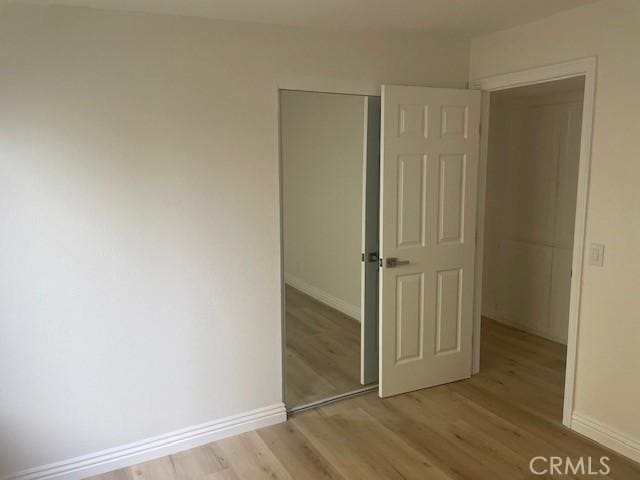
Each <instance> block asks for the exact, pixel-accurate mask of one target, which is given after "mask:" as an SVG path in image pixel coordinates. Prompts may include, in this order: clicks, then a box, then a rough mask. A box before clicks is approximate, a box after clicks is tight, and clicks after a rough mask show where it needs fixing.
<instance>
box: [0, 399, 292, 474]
mask: <svg viewBox="0 0 640 480" xmlns="http://www.w3.org/2000/svg"><path fill="white" fill-rule="evenodd" d="M286 419H287V413H286V409H285V406H284V404H283V403H278V404H276V405H272V406H269V407H263V408H258V409H257V410H252V411H249V412H245V413H241V414H239V415H233V416H231V417H226V418H222V419H219V420H214V421H212V422H207V423H203V424H200V425H195V426H192V427H187V428H183V429H181V430H176V431H175V432H170V433H166V434H163V435H159V436H157V437H153V438H148V439H146V440H141V441H138V442H135V443H130V444H128V445H122V446H120V447H115V448H111V449H108V450H103V451H100V452H94V453H91V454H89V455H83V456H81V457H75V458H71V459H68V460H64V461H61V462H56V463H51V464H49V465H42V466H40V467H35V468H30V469H28V470H23V471H21V472H17V473H14V474H12V475H9V476H8V477H4V480H49V479H56V480H80V479H83V478H86V477H90V476H92V475H99V474H101V473H106V472H110V471H112V470H117V469H119V468H124V467H129V466H131V465H136V464H138V463H142V462H146V461H149V460H152V459H154V458H159V457H164V456H166V455H171V454H174V453H177V452H181V451H184V450H188V449H190V448H195V447H199V446H201V445H206V444H207V443H211V442H214V441H216V440H220V439H222V438H226V437H231V436H233V435H238V434H240V433H243V432H247V431H250V430H255V429H257V428H262V427H266V426H268V425H274V424H276V423H280V422H284V421H286Z"/></svg>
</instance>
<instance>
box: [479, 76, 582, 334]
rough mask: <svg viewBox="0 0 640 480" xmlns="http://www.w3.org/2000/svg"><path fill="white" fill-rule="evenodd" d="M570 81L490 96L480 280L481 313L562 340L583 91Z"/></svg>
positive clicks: (567, 298)
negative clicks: (481, 279)
mask: <svg viewBox="0 0 640 480" xmlns="http://www.w3.org/2000/svg"><path fill="white" fill-rule="evenodd" d="M566 82H572V80H565V81H562V82H554V83H549V84H547V90H553V89H559V88H562V84H563V83H566ZM570 87H572V85H571V84H569V85H567V87H565V90H564V91H558V92H553V91H549V92H548V91H545V90H541V86H533V87H523V88H519V89H515V90H506V91H503V92H496V93H493V94H492V95H491V122H490V129H489V156H488V159H487V160H488V161H487V190H486V210H485V243H484V262H483V265H484V268H483V281H482V286H483V288H482V314H483V315H485V316H487V317H490V318H493V319H495V320H498V321H501V322H504V323H507V324H510V325H513V326H515V327H517V328H521V329H523V330H525V331H529V332H531V333H535V334H537V335H541V336H543V337H546V338H550V339H552V340H556V341H559V342H562V343H565V344H566V342H567V330H568V323H569V293H570V287H571V262H572V253H573V232H574V221H575V208H576V193H577V180H578V163H579V157H580V129H581V118H582V97H583V96H584V92H583V90H577V91H572V90H567V89H568V88H570Z"/></svg>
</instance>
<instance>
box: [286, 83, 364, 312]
mask: <svg viewBox="0 0 640 480" xmlns="http://www.w3.org/2000/svg"><path fill="white" fill-rule="evenodd" d="M365 101H366V97H363V96H359V95H335V94H327V93H310V92H293V91H284V92H282V93H281V95H280V131H281V144H280V145H281V147H280V148H281V152H282V153H281V156H282V189H283V215H284V218H283V221H284V269H285V275H286V277H285V278H286V280H287V282H288V283H290V284H291V285H292V286H294V287H296V288H299V289H301V290H303V291H304V292H305V293H308V294H310V295H312V296H314V297H315V298H317V299H318V300H320V301H323V302H325V303H327V304H329V305H331V306H333V307H334V308H338V309H339V310H341V311H343V312H344V313H346V314H347V315H350V316H352V317H354V318H357V319H359V314H360V312H359V310H360V294H361V292H360V254H361V248H362V247H361V243H362V240H361V237H362V181H363V180H362V172H363V155H364V134H365V132H364V129H365V118H364V112H365V110H364V108H365Z"/></svg>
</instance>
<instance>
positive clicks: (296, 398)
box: [285, 285, 362, 408]
mask: <svg viewBox="0 0 640 480" xmlns="http://www.w3.org/2000/svg"><path fill="white" fill-rule="evenodd" d="M285 307H286V322H287V324H286V325H287V328H286V337H287V338H286V345H287V351H286V360H285V361H286V365H285V378H286V384H285V391H286V399H285V403H286V405H287V408H291V407H295V406H299V405H305V404H307V403H310V402H313V401H316V400H322V399H325V398H329V397H333V396H335V395H339V394H342V393H347V392H350V391H353V390H357V389H359V388H361V387H362V385H361V384H360V322H358V321H357V320H355V319H353V318H351V317H348V316H347V315H344V314H343V313H341V312H339V311H337V310H335V309H333V308H331V307H329V306H327V305H325V304H323V303H320V302H318V301H317V300H315V299H313V298H311V297H310V296H308V295H305V294H304V293H302V292H300V291H299V290H296V289H295V288H293V287H291V286H288V285H287V287H286V290H285Z"/></svg>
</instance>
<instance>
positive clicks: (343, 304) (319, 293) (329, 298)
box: [284, 273, 360, 321]
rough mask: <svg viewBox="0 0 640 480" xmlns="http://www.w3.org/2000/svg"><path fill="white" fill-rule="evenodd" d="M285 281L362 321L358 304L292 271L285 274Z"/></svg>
mask: <svg viewBox="0 0 640 480" xmlns="http://www.w3.org/2000/svg"><path fill="white" fill-rule="evenodd" d="M284 281H285V283H286V284H288V285H291V286H292V287H293V288H295V289H296V290H300V291H301V292H302V293H306V294H307V295H309V296H310V297H313V298H315V299H316V300H318V301H319V302H322V303H324V304H326V305H329V306H330V307H332V308H335V309H336V310H338V311H339V312H342V313H344V314H345V315H348V316H349V317H351V318H355V319H356V320H358V321H360V307H359V306H358V305H353V304H351V303H349V302H347V301H345V300H342V299H341V298H338V297H336V296H334V295H331V294H330V293H327V292H325V291H324V290H320V289H319V288H317V287H314V286H313V285H309V284H308V283H307V282H305V281H304V280H301V279H299V278H298V277H296V276H294V275H291V274H290V273H285V274H284Z"/></svg>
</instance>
